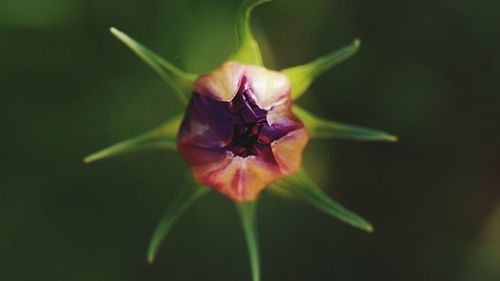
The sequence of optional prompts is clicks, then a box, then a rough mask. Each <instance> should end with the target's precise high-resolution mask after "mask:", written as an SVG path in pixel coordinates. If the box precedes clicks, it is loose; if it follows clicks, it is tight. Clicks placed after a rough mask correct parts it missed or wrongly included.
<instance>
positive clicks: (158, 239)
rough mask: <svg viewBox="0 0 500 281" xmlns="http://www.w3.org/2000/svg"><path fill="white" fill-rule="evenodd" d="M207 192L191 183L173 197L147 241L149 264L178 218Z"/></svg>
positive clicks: (153, 259) (200, 186) (206, 188)
mask: <svg viewBox="0 0 500 281" xmlns="http://www.w3.org/2000/svg"><path fill="white" fill-rule="evenodd" d="M209 190H210V189H209V188H208V187H205V186H203V185H200V184H198V183H196V182H194V181H193V182H192V183H191V184H190V185H189V186H187V187H185V188H182V189H181V190H180V191H179V193H178V194H177V195H176V196H175V197H174V199H173V200H172V202H170V205H169V206H168V208H167V210H166V211H165V214H164V215H163V217H162V218H161V220H160V222H159V223H158V225H157V226H156V229H155V231H154V233H153V236H152V237H151V240H150V241H149V246H148V253H147V259H148V263H149V264H153V262H154V261H155V258H156V255H157V253H158V250H159V248H160V246H161V243H162V242H163V240H164V239H165V237H166V236H167V234H168V232H169V231H170V230H171V229H172V227H173V226H174V224H175V223H176V222H177V220H178V219H179V217H181V216H182V215H183V214H184V213H185V212H186V211H187V210H188V209H189V207H190V206H191V205H192V204H193V203H194V202H196V200H198V199H199V198H201V197H202V196H203V195H205V194H206V193H207V192H208V191H209Z"/></svg>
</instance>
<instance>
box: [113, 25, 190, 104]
mask: <svg viewBox="0 0 500 281" xmlns="http://www.w3.org/2000/svg"><path fill="white" fill-rule="evenodd" d="M110 31H111V33H113V35H114V36H116V38H118V39H119V40H120V41H122V42H123V43H124V44H125V45H127V47H129V48H130V49H131V50H132V51H133V52H134V53H135V54H136V55H137V56H139V57H140V58H141V59H142V60H143V61H144V62H145V63H146V64H148V65H149V66H150V67H151V68H152V69H153V70H154V71H155V72H156V73H157V74H158V75H160V77H161V78H162V79H163V80H164V81H165V82H166V83H167V84H168V85H169V86H171V87H172V88H174V90H175V92H176V94H177V96H178V97H179V99H180V100H181V101H182V102H184V103H187V101H188V99H189V97H190V95H191V91H192V89H193V83H194V81H195V80H196V78H197V75H195V74H191V73H187V72H185V71H183V70H181V69H179V68H177V67H176V66H174V65H173V64H171V63H169V62H168V61H166V60H165V59H163V58H162V57H160V56H159V55H157V54H156V53H154V52H153V51H151V50H150V49H148V48H146V47H145V46H143V45H142V44H141V43H139V42H137V41H135V40H134V39H132V38H131V37H129V36H128V35H127V34H125V33H123V32H121V31H120V30H118V29H116V28H114V27H111V28H110Z"/></svg>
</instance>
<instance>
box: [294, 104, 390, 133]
mask: <svg viewBox="0 0 500 281" xmlns="http://www.w3.org/2000/svg"><path fill="white" fill-rule="evenodd" d="M292 111H293V113H294V114H295V115H296V116H297V117H298V118H299V119H300V120H301V121H302V122H303V123H304V126H305V127H306V129H307V131H308V132H309V135H310V137H311V138H339V139H350V140H358V141H387V142H395V141H398V137H397V136H394V135H391V134H389V133H386V132H384V131H380V130H376V129H369V128H364V127H360V126H354V125H348V124H343V123H339V122H335V121H329V120H325V119H322V118H320V117H317V116H315V115H313V114H312V113H310V112H307V111H306V110H304V109H303V108H301V107H299V106H297V105H294V106H293V107H292Z"/></svg>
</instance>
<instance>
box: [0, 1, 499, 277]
mask: <svg viewBox="0 0 500 281" xmlns="http://www.w3.org/2000/svg"><path fill="white" fill-rule="evenodd" d="M238 4H239V1H237V0H217V1H214V0H148V1H145V0H128V1H118V0H106V1H97V0H0V95H1V99H0V101H1V102H0V106H1V110H0V118H1V119H0V120H1V122H0V124H1V127H2V134H1V144H2V145H1V149H0V151H1V154H0V165H1V166H0V176H1V177H0V180H1V181H0V280H51V281H58V280H61V281H62V280H65V281H67V280H77V281H79V280H82V281H83V280H86V281H87V280H107V281H111V280H120V281H128V280H175V281H182V280H250V271H249V267H248V262H247V252H246V247H245V243H244V240H243V235H242V231H241V229H240V225H239V221H238V218H237V215H236V212H235V209H234V206H233V205H232V204H231V202H230V201H229V200H227V199H225V198H223V197H222V196H220V195H218V194H216V193H211V194H210V195H209V196H207V197H206V198H204V199H203V200H201V201H199V202H198V203H197V204H195V205H194V206H193V208H192V209H191V210H190V211H189V212H188V213H187V214H186V215H185V216H184V217H183V218H182V219H181V220H180V221H179V223H178V224H177V226H176V227H175V228H174V229H173V231H172V232H171V233H170V235H169V237H168V238H167V240H166V241H165V243H164V244H163V247H162V248H161V251H160V254H159V258H158V260H157V263H156V264H155V265H154V266H149V265H147V263H146V259H145V254H146V247H147V243H148V240H149V238H150V235H151V233H152V230H153V228H154V227H155V225H156V223H157V221H158V220H159V218H160V216H161V214H162V213H163V211H164V209H165V208H166V206H167V204H168V203H169V201H170V199H171V198H172V196H173V195H174V194H175V192H176V191H177V190H179V189H180V188H182V185H183V179H184V174H185V169H186V165H185V163H184V161H183V160H182V159H181V157H180V156H179V155H178V154H177V153H175V152H170V151H150V152H141V153H137V154H133V155H127V156H123V157H118V158H113V159H109V160H106V161H102V162H98V163H96V164H93V165H90V166H86V165H84V164H82V158H83V157H84V156H85V155H86V154H89V153H91V152H93V151H95V150H97V149H100V148H102V147H104V146H106V145H109V144H112V143H115V142H117V141H120V140H123V139H126V138H129V137H132V136H135V135H137V134H139V133H141V132H144V131H147V130H149V129H150V128H153V127H155V126H157V125H159V124H160V123H161V122H162V121H163V120H165V119H167V118H168V117H169V116H172V115H174V114H175V113H178V112H180V111H181V110H182V107H181V104H180V103H179V102H178V101H177V100H176V98H175V95H174V94H173V91H172V90H171V89H169V88H168V87H166V86H165V85H164V84H163V82H162V81H161V80H160V79H159V78H158V77H157V76H156V75H155V74H154V73H153V72H152V71H151V70H150V69H149V68H148V67H147V66H146V65H144V64H143V63H142V62H141V61H140V60H139V59H138V58H137V57H135V56H134V55H133V54H132V53H131V52H130V51H129V50H128V49H126V48H125V47H124V46H123V45H122V44H121V43H120V42H118V41H117V40H116V39H115V38H113V37H112V36H111V34H110V33H109V32H108V29H109V27H110V26H116V27H117V28H119V29H121V30H123V31H125V32H126V33H128V34H129V35H131V36H132V37H134V38H136V39H137V40H139V41H140V42H143V43H144V44H145V45H147V46H149V47H150V48H152V49H153V50H155V51H157V52H158V53H160V54H161V55H163V56H164V57H165V58H167V59H168V60H170V61H171V62H173V63H175V64H177V65H179V66H181V67H184V68H186V69H188V70H189V71H192V72H197V73H202V72H206V71H209V70H211V69H213V68H214V67H216V66H218V65H219V64H220V63H221V62H222V61H224V60H225V58H226V57H227V56H228V54H229V53H230V52H231V50H232V49H233V47H234V45H235V44H234V41H235V40H234V36H233V18H234V14H235V11H236V8H237V6H238ZM499 11H500V2H499V1H496V0H481V1H472V0H439V1H430V0H424V1H410V0H382V1H361V0H309V1H298V0H297V1H292V0H274V1H272V2H271V3H269V4H266V5H263V6H261V7H259V8H258V9H257V10H256V11H255V13H254V20H253V26H254V29H255V30H256V33H257V34H258V38H259V39H260V41H261V42H262V46H263V49H264V52H265V61H266V63H267V65H268V66H270V67H272V68H276V69H281V68H285V67H288V66H293V65H296V64H301V63H305V62H307V61H309V60H311V59H313V58H315V57H317V56H320V55H323V54H325V53H328V52H329V51H331V50H333V49H336V48H339V47H342V46H344V45H347V44H348V43H350V42H351V41H352V40H353V39H354V38H356V37H359V38H361V40H362V42H363V45H362V49H361V50H360V52H359V53H358V55H356V56H355V57H354V58H352V59H351V60H349V61H348V62H345V63H343V64H342V65H340V66H337V67H336V68H334V69H333V70H332V71H329V72H328V73H326V74H324V75H323V76H322V77H321V78H320V79H319V80H318V81H317V82H316V83H315V84H314V85H313V86H312V88H311V90H310V92H309V94H308V95H306V96H304V97H303V98H301V100H299V103H300V104H302V105H303V106H305V107H306V108H308V109H310V110H312V111H315V112H317V113H318V114H320V115H321V116H323V117H327V118H330V119H334V120H337V121H343V122H348V123H353V124H359V125H364V126H368V127H375V128H380V129H383V130H386V131H389V132H392V133H394V134H397V135H398V136H399V137H400V142H399V143H396V144H391V143H389V144H388V143H362V142H350V141H342V140H321V141H313V142H311V143H310V145H309V148H308V150H307V152H306V159H305V163H306V170H307V171H308V172H309V173H310V174H312V177H313V178H315V179H316V182H317V183H318V184H320V185H321V186H322V187H324V188H325V189H327V190H328V193H329V194H331V195H332V196H334V197H335V198H336V199H337V200H339V201H340V202H342V203H343V204H344V205H345V206H347V207H349V208H350V209H352V210H355V211H356V212H357V213H359V214H361V215H363V216H364V217H366V218H367V219H368V220H370V221H371V222H372V223H373V224H374V225H375V227H376V232H375V233H374V234H372V235H368V234H365V233H362V232H360V231H358V230H356V229H353V228H350V227H348V226H346V225H344V224H342V223H340V222H338V221H336V220H334V219H332V218H330V217H328V216H327V215H325V214H323V213H320V212H319V211H317V210H315V209H314V208H312V207H310V206H308V205H306V204H303V203H301V202H294V201H289V200H284V199H281V198H276V197H274V196H272V194H269V193H268V192H264V194H263V196H262V200H261V202H260V205H259V227H260V238H261V250H262V267H263V280H292V281H293V280H398V281H399V280H408V281H412V280H459V281H489V280H491V281H493V280H495V281H496V280H500V186H499V184H500V171H499V168H500V157H499V156H500V130H499V129H500V128H499V121H500V114H499V106H500V82H499V78H500V19H499V17H498V15H499Z"/></svg>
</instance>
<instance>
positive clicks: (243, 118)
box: [226, 82, 272, 157]
mask: <svg viewBox="0 0 500 281" xmlns="http://www.w3.org/2000/svg"><path fill="white" fill-rule="evenodd" d="M244 84H245V83H244V82H243V83H242V85H244ZM242 88H243V87H242ZM250 91H251V90H250V89H244V88H243V89H240V91H238V93H237V94H236V96H235V97H234V98H233V100H232V101H231V102H229V103H228V110H229V112H230V113H231V116H232V121H233V137H232V139H231V142H230V143H229V144H228V145H227V146H226V149H228V150H230V151H232V152H233V153H234V154H235V155H238V156H241V157H246V156H249V155H260V154H261V153H262V152H263V150H268V149H269V148H270V147H269V144H270V143H271V142H272V139H270V138H268V137H267V136H265V135H264V134H261V131H262V128H263V127H265V126H269V125H268V123H267V120H266V116H267V111H266V110H264V109H261V108H260V107H259V106H258V105H257V104H256V103H255V100H254V99H253V97H252V96H251V92H250Z"/></svg>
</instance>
